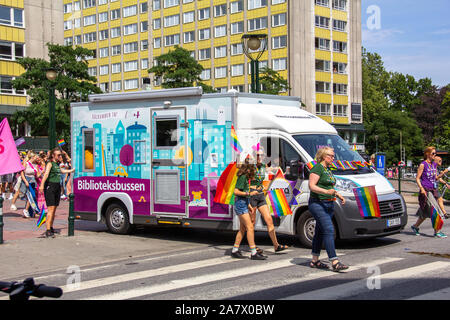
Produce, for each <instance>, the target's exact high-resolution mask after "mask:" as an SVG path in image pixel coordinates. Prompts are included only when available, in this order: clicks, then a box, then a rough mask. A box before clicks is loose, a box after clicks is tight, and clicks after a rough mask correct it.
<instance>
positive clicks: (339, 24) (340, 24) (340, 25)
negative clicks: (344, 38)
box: [333, 19, 347, 32]
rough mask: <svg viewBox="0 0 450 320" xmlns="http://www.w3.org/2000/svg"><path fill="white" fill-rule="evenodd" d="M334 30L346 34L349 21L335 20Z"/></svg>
mask: <svg viewBox="0 0 450 320" xmlns="http://www.w3.org/2000/svg"><path fill="white" fill-rule="evenodd" d="M333 30H336V31H342V32H346V31H347V21H343V20H335V19H333Z"/></svg>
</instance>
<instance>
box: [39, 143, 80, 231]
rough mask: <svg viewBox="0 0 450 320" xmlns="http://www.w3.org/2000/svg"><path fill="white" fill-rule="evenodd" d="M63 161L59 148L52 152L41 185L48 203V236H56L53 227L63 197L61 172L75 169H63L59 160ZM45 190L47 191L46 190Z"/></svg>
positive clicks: (69, 171) (40, 190) (40, 187)
mask: <svg viewBox="0 0 450 320" xmlns="http://www.w3.org/2000/svg"><path fill="white" fill-rule="evenodd" d="M61 161H62V154H61V151H60V150H59V149H58V148H55V149H53V150H52V151H51V152H50V157H49V162H47V165H46V166H45V173H44V178H43V179H42V181H41V184H40V186H39V192H44V194H45V203H46V204H47V209H48V212H47V221H46V225H47V231H46V232H45V236H46V237H52V238H54V237H55V230H54V229H53V221H54V220H55V211H56V208H57V207H58V206H59V201H60V199H61V184H60V179H61V173H72V172H74V171H75V169H71V170H65V169H61V168H60V166H59V162H61ZM44 190H45V191H44Z"/></svg>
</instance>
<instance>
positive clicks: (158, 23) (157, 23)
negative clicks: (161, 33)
mask: <svg viewBox="0 0 450 320" xmlns="http://www.w3.org/2000/svg"><path fill="white" fill-rule="evenodd" d="M158 29H161V19H160V18H158V19H154V20H153V30H158Z"/></svg>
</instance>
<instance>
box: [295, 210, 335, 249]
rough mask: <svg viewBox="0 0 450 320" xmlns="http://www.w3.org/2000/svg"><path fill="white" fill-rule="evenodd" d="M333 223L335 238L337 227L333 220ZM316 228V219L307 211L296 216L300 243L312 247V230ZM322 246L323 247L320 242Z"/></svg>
mask: <svg viewBox="0 0 450 320" xmlns="http://www.w3.org/2000/svg"><path fill="white" fill-rule="evenodd" d="M333 225H334V240H335V241H336V239H337V227H336V224H335V222H334V221H333ZM315 230H316V219H314V217H313V216H312V214H311V213H310V212H309V211H305V212H303V214H302V215H301V216H300V218H298V221H297V237H298V239H299V240H300V242H301V244H302V245H303V246H305V247H306V248H309V249H311V248H312V240H313V238H314V232H315ZM322 248H325V246H324V244H322Z"/></svg>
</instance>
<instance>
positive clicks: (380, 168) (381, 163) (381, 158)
mask: <svg viewBox="0 0 450 320" xmlns="http://www.w3.org/2000/svg"><path fill="white" fill-rule="evenodd" d="M375 163H376V167H377V172H378V173H379V174H381V175H383V176H384V170H385V168H386V155H385V154H384V153H378V154H376V155H375Z"/></svg>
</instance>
